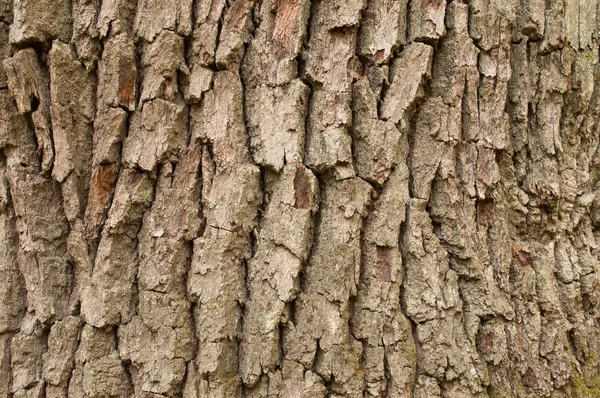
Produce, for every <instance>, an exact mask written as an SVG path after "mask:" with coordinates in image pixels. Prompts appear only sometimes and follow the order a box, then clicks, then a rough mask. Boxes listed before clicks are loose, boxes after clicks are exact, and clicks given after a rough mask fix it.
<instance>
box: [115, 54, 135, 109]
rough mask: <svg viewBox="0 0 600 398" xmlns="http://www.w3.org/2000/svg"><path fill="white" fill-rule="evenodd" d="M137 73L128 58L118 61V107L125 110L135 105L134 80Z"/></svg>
mask: <svg viewBox="0 0 600 398" xmlns="http://www.w3.org/2000/svg"><path fill="white" fill-rule="evenodd" d="M136 75H137V71H136V68H135V65H133V63H132V61H131V60H130V59H128V58H125V57H121V58H120V59H119V93H118V96H119V106H122V107H125V108H127V109H129V108H131V107H132V106H133V105H135V80H136Z"/></svg>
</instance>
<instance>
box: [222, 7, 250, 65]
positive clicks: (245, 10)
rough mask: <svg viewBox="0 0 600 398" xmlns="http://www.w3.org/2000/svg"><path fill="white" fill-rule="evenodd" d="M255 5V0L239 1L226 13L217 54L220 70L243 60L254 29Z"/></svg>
mask: <svg viewBox="0 0 600 398" xmlns="http://www.w3.org/2000/svg"><path fill="white" fill-rule="evenodd" d="M254 3H255V0H237V1H235V2H234V3H233V4H232V5H231V6H230V7H229V9H228V10H227V12H226V13H225V19H224V21H223V26H222V28H221V34H220V35H219V44H218V47H217V51H216V53H215V61H216V64H217V66H218V67H219V68H222V69H226V68H229V67H230V66H231V65H234V64H237V63H239V62H240V61H241V60H242V57H243V55H244V45H245V44H246V43H247V42H248V41H249V40H250V38H251V32H252V30H253V28H254V25H253V24H252V9H253V8H254Z"/></svg>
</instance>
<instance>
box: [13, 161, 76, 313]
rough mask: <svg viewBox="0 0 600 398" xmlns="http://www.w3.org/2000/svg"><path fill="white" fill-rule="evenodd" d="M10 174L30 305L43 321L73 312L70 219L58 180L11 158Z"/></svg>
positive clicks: (31, 309)
mask: <svg viewBox="0 0 600 398" xmlns="http://www.w3.org/2000/svg"><path fill="white" fill-rule="evenodd" d="M7 177H8V181H9V183H10V187H11V197H12V198H13V205H14V209H15V214H16V216H17V229H18V231H19V243H20V246H21V250H20V251H19V266H20V267H21V272H22V273H23V275H24V277H25V284H26V287H27V306H28V309H29V311H33V312H35V317H36V319H38V320H39V321H40V322H41V323H45V322H48V321H51V320H54V319H61V318H63V317H64V316H65V315H66V314H67V313H68V311H69V294H70V292H71V286H72V273H71V269H70V265H69V264H68V262H67V258H66V234H67V229H68V226H67V220H66V218H65V214H64V210H63V206H62V195H61V193H60V187H59V185H58V184H57V183H55V182H53V181H50V180H47V179H45V178H44V177H42V176H40V175H38V174H33V173H31V172H30V171H29V170H27V168H26V167H24V166H22V165H21V164H19V163H17V164H14V163H13V162H12V161H11V159H9V164H8V168H7Z"/></svg>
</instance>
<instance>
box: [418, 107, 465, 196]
mask: <svg viewBox="0 0 600 398" xmlns="http://www.w3.org/2000/svg"><path fill="white" fill-rule="evenodd" d="M456 115H458V116H460V110H456V109H454V108H450V107H448V106H446V105H445V104H443V103H442V100H441V99H440V98H439V97H433V98H430V99H427V101H426V102H425V104H423V105H422V106H421V107H420V108H419V112H418V114H417V126H416V131H415V133H414V134H415V135H414V138H413V145H412V148H411V151H410V152H409V156H408V164H409V168H410V169H411V172H412V181H411V184H410V188H411V196H412V197H414V198H419V199H428V198H429V195H430V193H431V182H432V181H433V179H434V177H435V175H436V172H437V171H438V168H439V167H440V164H441V161H442V157H443V151H444V146H445V143H446V142H447V141H448V136H447V135H448V134H449V132H450V133H451V132H457V131H459V129H460V125H459V124H458V123H454V124H453V120H454V119H453V118H452V117H453V116H456Z"/></svg>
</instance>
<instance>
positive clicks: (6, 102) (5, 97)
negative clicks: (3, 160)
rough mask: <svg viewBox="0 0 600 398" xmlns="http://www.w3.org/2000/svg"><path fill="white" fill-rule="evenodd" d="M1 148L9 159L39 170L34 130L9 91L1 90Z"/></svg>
mask: <svg viewBox="0 0 600 398" xmlns="http://www.w3.org/2000/svg"><path fill="white" fill-rule="evenodd" d="M0 147H2V148H3V152H4V154H5V155H6V157H7V158H9V159H11V161H14V162H16V163H21V162H22V163H24V164H27V165H30V166H32V167H33V168H34V169H36V170H37V169H39V160H38V157H37V155H36V145H35V137H34V132H33V129H32V128H31V127H30V126H29V125H28V123H27V120H26V119H25V116H23V115H21V114H19V112H18V110H17V106H16V104H15V101H14V99H13V97H12V96H11V95H10V93H9V92H8V90H0Z"/></svg>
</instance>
